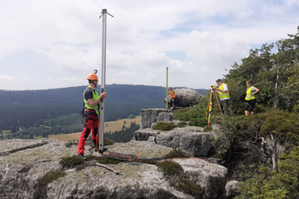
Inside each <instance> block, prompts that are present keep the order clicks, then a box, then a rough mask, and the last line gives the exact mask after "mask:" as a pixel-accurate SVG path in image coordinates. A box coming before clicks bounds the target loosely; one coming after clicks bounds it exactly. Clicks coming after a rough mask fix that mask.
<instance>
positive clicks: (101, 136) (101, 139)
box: [99, 9, 113, 153]
mask: <svg viewBox="0 0 299 199" xmlns="http://www.w3.org/2000/svg"><path fill="white" fill-rule="evenodd" d="M107 14H109V13H108V12H107V9H102V13H101V16H100V18H101V17H103V25H102V74H101V93H103V92H105V84H106V32H107V31H106V22H107ZM109 15H110V16H111V17H113V16H112V15H111V14H109ZM104 102H105V100H104V98H102V99H101V103H100V133H99V142H100V143H99V144H100V145H99V152H100V153H103V152H104Z"/></svg>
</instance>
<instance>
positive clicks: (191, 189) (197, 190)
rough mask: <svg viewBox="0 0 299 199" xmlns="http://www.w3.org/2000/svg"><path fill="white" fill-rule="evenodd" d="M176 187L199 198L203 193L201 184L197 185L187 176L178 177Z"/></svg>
mask: <svg viewBox="0 0 299 199" xmlns="http://www.w3.org/2000/svg"><path fill="white" fill-rule="evenodd" d="M176 188H177V189H178V190H180V191H183V192H184V193H187V194H189V195H192V196H196V198H201V196H202V193H203V189H202V188H201V186H199V185H197V184H196V183H195V182H193V181H192V180H190V179H189V178H187V177H182V178H180V180H179V182H177V185H176Z"/></svg>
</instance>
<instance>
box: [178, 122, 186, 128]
mask: <svg viewBox="0 0 299 199" xmlns="http://www.w3.org/2000/svg"><path fill="white" fill-rule="evenodd" d="M185 126H187V122H179V123H178V127H179V128H183V127H185Z"/></svg>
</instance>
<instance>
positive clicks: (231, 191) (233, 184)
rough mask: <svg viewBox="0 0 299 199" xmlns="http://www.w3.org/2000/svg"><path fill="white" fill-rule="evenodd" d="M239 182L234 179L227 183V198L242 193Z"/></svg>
mask: <svg viewBox="0 0 299 199" xmlns="http://www.w3.org/2000/svg"><path fill="white" fill-rule="evenodd" d="M237 183H238V181H236V180H232V181H229V182H228V183H227V184H226V185H225V196H226V198H227V199H231V198H234V197H236V196H237V195H239V194H240V192H239V190H238V185H237Z"/></svg>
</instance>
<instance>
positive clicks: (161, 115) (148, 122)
mask: <svg viewBox="0 0 299 199" xmlns="http://www.w3.org/2000/svg"><path fill="white" fill-rule="evenodd" d="M140 115H141V123H140V129H145V128H151V126H152V123H155V122H157V121H158V119H159V121H168V120H169V121H170V120H172V114H171V113H169V110H167V109H166V108H151V109H141V111H140Z"/></svg>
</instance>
